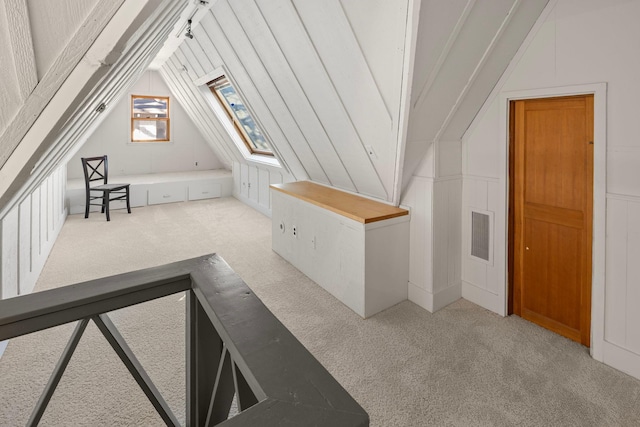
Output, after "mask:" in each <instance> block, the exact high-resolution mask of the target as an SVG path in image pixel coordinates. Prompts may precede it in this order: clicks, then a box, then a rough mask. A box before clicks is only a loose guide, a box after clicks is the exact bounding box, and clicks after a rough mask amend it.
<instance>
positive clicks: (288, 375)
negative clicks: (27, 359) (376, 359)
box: [0, 254, 369, 427]
mask: <svg viewBox="0 0 640 427" xmlns="http://www.w3.org/2000/svg"><path fill="white" fill-rule="evenodd" d="M182 291H187V317H186V319H187V321H186V325H187V326H186V328H187V330H186V338H187V339H186V365H187V366H186V373H187V381H186V404H187V408H186V409H187V411H186V425H187V426H213V425H218V424H219V425H221V426H264V427H270V426H345V427H351V426H353V427H357V426H368V425H369V416H368V415H367V413H366V412H365V411H364V410H363V409H362V407H361V406H360V405H359V404H358V403H357V402H356V401H355V400H354V399H353V398H352V397H351V396H350V395H349V394H348V393H347V392H346V391H345V390H344V388H342V386H340V384H339V383H338V382H337V381H336V380H335V379H334V378H333V377H332V376H331V374H329V372H327V370H326V369H325V368H324V367H323V366H322V365H321V364H320V363H319V362H318V361H317V360H316V359H315V358H314V357H313V356H312V355H311V354H310V353H309V352H308V351H307V350H306V349H305V348H304V346H303V345H302V344H301V343H300V342H299V341H298V340H297V339H296V338H295V337H294V336H293V335H292V334H291V332H289V330H288V329H287V328H285V327H284V325H282V323H280V321H278V319H276V317H275V316H274V315H273V314H272V313H271V312H270V311H269V310H268V309H267V307H265V306H264V304H263V303H262V302H261V301H260V299H258V297H257V296H256V295H254V294H253V292H252V291H251V290H250V289H249V287H248V286H247V285H246V284H245V283H244V281H242V279H240V277H239V276H238V275H237V274H235V273H234V272H233V270H232V269H231V268H230V267H229V266H228V265H227V263H226V262H225V261H224V260H223V259H222V258H220V257H219V256H217V255H215V254H214V255H207V256H203V257H198V258H193V259H190V260H186V261H180V262H176V263H172V264H167V265H164V266H160V267H154V268H149V269H145V270H139V271H134V272H131V273H125V274H120V275H116V276H111V277H107V278H102V279H97V280H91V281H88V282H84V283H79V284H75V285H70V286H65V287H62V288H57V289H52V290H48V291H43V292H38V293H34V294H30V295H25V296H20V297H16V298H11V299H7V300H2V301H0V341H4V340H6V339H10V338H14V337H17V336H21V335H25V334H29V333H32V332H36V331H39V330H43V329H47V328H51V327H54V326H58V325H61V324H64V323H69V322H73V321H79V322H78V324H77V326H76V329H75V331H74V332H73V334H72V336H71V339H70V340H69V343H68V344H67V347H66V348H65V350H64V351H63V354H62V357H61V359H60V361H59V362H58V364H57V365H56V367H55V368H54V371H53V373H52V375H51V378H50V380H49V383H48V384H47V386H46V387H45V390H44V392H43V394H42V396H41V398H40V400H39V402H38V404H37V405H36V408H35V409H34V412H33V413H32V416H31V419H30V420H29V425H37V424H38V422H39V420H40V417H42V414H43V413H44V410H45V409H46V405H47V403H48V401H49V399H50V398H51V396H52V395H53V391H54V390H55V387H56V386H57V384H58V382H59V380H60V378H61V377H62V373H63V372H64V369H65V368H66V365H67V364H68V362H69V360H70V359H71V355H72V354H73V351H74V350H75V348H76V346H77V344H78V341H79V340H80V337H81V336H82V333H83V332H84V330H85V328H86V326H87V323H88V322H89V320H92V321H94V322H95V323H96V325H97V326H98V328H99V329H100V331H101V332H102V333H103V334H104V335H105V337H106V338H107V341H108V342H109V344H111V346H112V347H113V348H114V350H115V351H116V353H117V354H118V356H119V357H120V358H121V359H122V361H123V362H124V364H125V366H126V367H127V368H128V369H129V372H130V373H131V374H132V376H133V377H134V379H135V380H136V381H137V382H138V384H139V385H140V387H141V388H142V390H143V391H144V392H145V394H146V395H147V397H148V398H149V400H150V401H151V403H152V404H153V405H154V407H155V408H156V410H157V411H158V413H159V414H160V416H161V417H162V419H163V420H164V421H165V423H166V424H167V425H171V426H172V425H179V422H178V421H177V419H176V417H175V416H174V415H173V414H172V412H171V410H170V409H169V407H168V405H167V404H166V402H165V401H164V399H163V398H162V396H161V395H160V393H159V392H158V390H157V388H156V387H155V386H154V385H153V383H152V382H151V380H150V379H149V377H148V376H147V374H146V372H145V371H144V369H143V368H142V366H141V365H140V363H139V362H138V360H137V359H136V357H135V355H134V354H133V352H132V351H131V349H130V348H129V347H128V346H127V344H126V342H125V341H124V339H123V338H122V336H121V335H120V334H119V333H118V331H117V329H116V328H115V326H114V325H113V323H111V321H110V319H109V317H108V316H107V314H105V313H107V312H109V311H113V310H116V309H119V308H123V307H127V306H130V305H134V304H138V303H141V302H145V301H149V300H152V299H156V298H160V297H163V296H167V295H171V294H174V293H177V292H182ZM234 396H236V397H237V402H238V410H239V411H240V412H239V413H238V414H237V415H236V416H234V417H233V418H229V419H227V418H228V416H229V411H230V408H231V404H232V401H233V398H234Z"/></svg>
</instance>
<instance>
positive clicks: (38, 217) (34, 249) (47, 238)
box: [0, 166, 67, 299]
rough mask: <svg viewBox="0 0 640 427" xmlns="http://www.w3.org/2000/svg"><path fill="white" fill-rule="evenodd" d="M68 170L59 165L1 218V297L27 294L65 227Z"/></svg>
mask: <svg viewBox="0 0 640 427" xmlns="http://www.w3.org/2000/svg"><path fill="white" fill-rule="evenodd" d="M65 188H66V170H65V168H64V166H63V167H58V168H57V169H56V170H55V171H54V172H53V173H52V174H51V175H49V176H48V177H47V178H46V179H45V180H44V181H43V182H42V184H41V185H40V186H39V187H37V188H36V189H35V190H34V191H33V192H32V193H31V194H28V195H27V196H25V197H23V198H22V200H21V201H20V203H17V204H16V205H15V207H14V208H13V209H11V210H9V211H8V212H7V214H6V215H5V216H4V217H3V218H0V242H1V246H0V299H6V298H11V297H15V296H18V295H24V294H28V293H30V292H31V291H32V290H33V287H34V286H35V284H36V281H37V280H38V276H39V275H40V272H41V271H42V268H43V267H44V263H45V262H46V260H47V257H48V256H49V252H51V249H52V248H53V243H54V242H55V240H56V238H57V237H58V233H59V232H60V230H61V229H62V225H63V224H64V220H65V218H66V216H67V212H66V210H65V207H64V197H65Z"/></svg>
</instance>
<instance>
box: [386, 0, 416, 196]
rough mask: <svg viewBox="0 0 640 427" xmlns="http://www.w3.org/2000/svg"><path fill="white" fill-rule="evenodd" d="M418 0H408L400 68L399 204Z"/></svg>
mask: <svg viewBox="0 0 640 427" xmlns="http://www.w3.org/2000/svg"><path fill="white" fill-rule="evenodd" d="M421 3H422V2H421V1H420V0H409V6H408V7H407V18H406V23H405V45H404V56H403V70H402V89H401V96H400V106H399V107H400V108H399V109H398V132H397V140H398V149H397V150H396V164H395V175H394V188H393V195H392V203H393V205H394V206H399V205H400V200H401V198H402V182H403V174H404V157H405V153H406V148H407V138H408V135H409V118H410V116H411V90H412V87H411V83H412V82H413V74H414V66H415V57H416V48H417V44H418V28H419V21H420V6H421Z"/></svg>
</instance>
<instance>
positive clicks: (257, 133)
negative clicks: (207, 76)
mask: <svg viewBox="0 0 640 427" xmlns="http://www.w3.org/2000/svg"><path fill="white" fill-rule="evenodd" d="M208 86H209V89H210V90H211V92H213V94H214V95H215V96H216V98H217V99H218V101H219V102H220V104H221V105H222V106H223V107H224V110H225V111H226V112H227V116H228V117H229V119H230V120H231V122H233V125H234V127H235V128H236V130H237V132H238V134H239V135H240V136H241V137H242V139H243V141H244V143H245V145H246V146H247V148H248V149H249V151H250V152H251V153H252V154H263V155H266V156H273V151H272V150H271V147H270V146H269V143H268V142H267V139H266V138H265V136H264V134H263V133H262V131H261V130H260V128H259V127H258V125H257V124H256V122H255V120H254V119H253V117H251V113H250V112H249V110H248V109H247V107H246V104H245V103H244V101H243V100H242V98H240V95H239V94H238V92H236V90H235V89H234V87H233V85H231V82H230V81H229V80H228V79H227V78H226V77H225V76H221V77H219V78H217V79H215V80H213V81H212V82H209V83H208Z"/></svg>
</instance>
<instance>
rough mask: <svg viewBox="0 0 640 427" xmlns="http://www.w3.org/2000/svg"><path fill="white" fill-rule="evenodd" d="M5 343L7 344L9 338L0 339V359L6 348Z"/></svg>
mask: <svg viewBox="0 0 640 427" xmlns="http://www.w3.org/2000/svg"><path fill="white" fill-rule="evenodd" d="M7 344H9V340H5V341H0V359H2V355H3V354H4V350H5V349H6V348H7Z"/></svg>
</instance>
